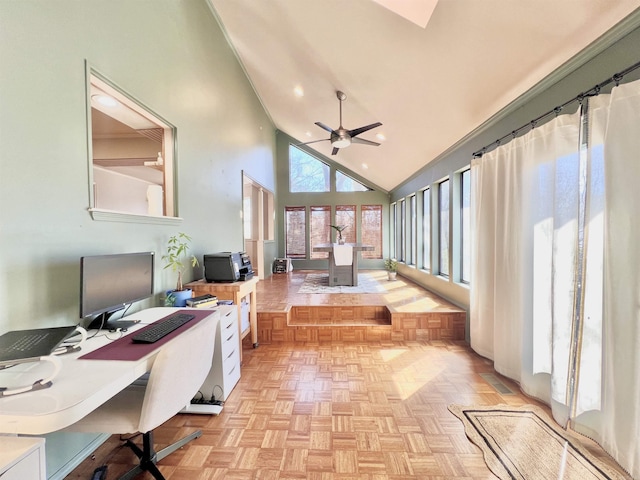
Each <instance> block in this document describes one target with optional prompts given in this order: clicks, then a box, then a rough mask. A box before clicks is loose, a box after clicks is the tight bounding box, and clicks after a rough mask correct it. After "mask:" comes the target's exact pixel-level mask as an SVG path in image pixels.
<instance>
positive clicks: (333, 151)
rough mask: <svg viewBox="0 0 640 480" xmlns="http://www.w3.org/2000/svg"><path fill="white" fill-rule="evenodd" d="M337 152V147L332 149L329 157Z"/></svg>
mask: <svg viewBox="0 0 640 480" xmlns="http://www.w3.org/2000/svg"><path fill="white" fill-rule="evenodd" d="M338 150H340V149H339V148H338V147H333V150H332V151H331V155H335V154H336V153H338Z"/></svg>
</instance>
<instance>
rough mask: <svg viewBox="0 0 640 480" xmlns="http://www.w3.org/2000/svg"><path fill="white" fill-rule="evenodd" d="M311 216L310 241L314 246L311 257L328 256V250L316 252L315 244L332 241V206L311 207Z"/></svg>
mask: <svg viewBox="0 0 640 480" xmlns="http://www.w3.org/2000/svg"><path fill="white" fill-rule="evenodd" d="M309 210H310V211H311V218H310V219H309V241H310V244H311V247H312V252H311V258H312V259H316V258H328V257H329V253H328V252H314V251H313V246H314V245H318V244H320V243H331V230H333V229H332V228H331V225H332V224H331V207H330V206H328V205H326V206H312V207H309Z"/></svg>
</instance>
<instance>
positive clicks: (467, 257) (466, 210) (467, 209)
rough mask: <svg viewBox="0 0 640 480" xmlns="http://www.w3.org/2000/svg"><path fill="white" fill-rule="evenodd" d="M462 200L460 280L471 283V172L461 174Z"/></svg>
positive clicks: (466, 171)
mask: <svg viewBox="0 0 640 480" xmlns="http://www.w3.org/2000/svg"><path fill="white" fill-rule="evenodd" d="M461 177H462V178H461V182H460V184H461V188H460V193H461V199H460V209H461V210H462V211H461V212H460V214H461V215H460V223H461V225H460V240H461V242H460V245H461V250H462V251H461V252H460V256H461V259H462V262H461V264H462V271H461V272H460V280H461V281H462V282H463V283H469V282H470V281H471V170H465V171H464V172H462V174H461Z"/></svg>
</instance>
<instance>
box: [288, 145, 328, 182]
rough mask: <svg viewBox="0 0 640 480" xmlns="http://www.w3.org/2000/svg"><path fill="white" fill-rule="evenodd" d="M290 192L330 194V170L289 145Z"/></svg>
mask: <svg viewBox="0 0 640 480" xmlns="http://www.w3.org/2000/svg"><path fill="white" fill-rule="evenodd" d="M289 191H290V192H330V191H331V176H330V168H329V165H327V164H326V163H324V162H322V161H320V160H318V159H317V158H315V157H314V156H313V155H310V154H308V153H307V152H305V151H304V150H301V149H299V148H298V147H296V146H294V145H289Z"/></svg>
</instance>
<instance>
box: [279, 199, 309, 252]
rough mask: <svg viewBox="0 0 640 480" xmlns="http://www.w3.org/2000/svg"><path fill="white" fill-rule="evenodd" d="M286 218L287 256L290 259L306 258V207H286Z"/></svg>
mask: <svg viewBox="0 0 640 480" xmlns="http://www.w3.org/2000/svg"><path fill="white" fill-rule="evenodd" d="M284 217H285V218H284V220H285V247H286V252H285V254H286V256H287V257H289V258H306V256H307V247H306V239H307V209H306V207H285V209H284Z"/></svg>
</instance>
